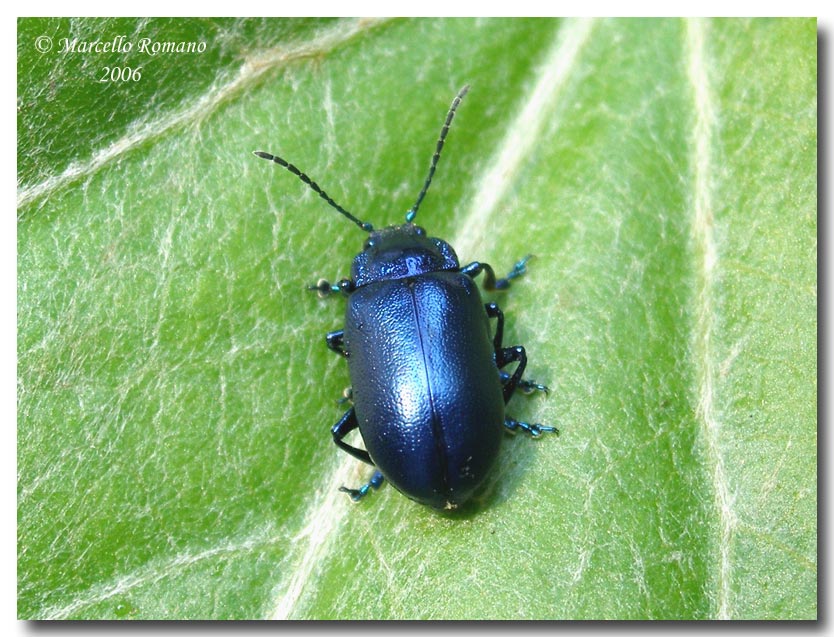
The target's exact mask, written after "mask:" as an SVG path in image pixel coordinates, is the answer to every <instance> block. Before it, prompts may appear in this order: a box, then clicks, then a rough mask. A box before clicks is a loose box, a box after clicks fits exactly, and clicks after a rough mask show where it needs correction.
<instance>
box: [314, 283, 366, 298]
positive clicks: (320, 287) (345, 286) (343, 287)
mask: <svg viewBox="0 0 834 637" xmlns="http://www.w3.org/2000/svg"><path fill="white" fill-rule="evenodd" d="M307 289H308V290H310V291H311V292H318V295H319V298H320V299H323V298H324V297H326V296H330V295H331V294H336V293H339V292H341V293H342V294H344V295H345V296H347V295H348V294H350V293H351V292H353V291H354V290H355V289H356V285H355V284H354V282H353V281H351V280H350V279H342V280H341V281H339V282H338V283H330V281H328V280H327V279H319V280H318V281H316V284H315V285H308V286H307Z"/></svg>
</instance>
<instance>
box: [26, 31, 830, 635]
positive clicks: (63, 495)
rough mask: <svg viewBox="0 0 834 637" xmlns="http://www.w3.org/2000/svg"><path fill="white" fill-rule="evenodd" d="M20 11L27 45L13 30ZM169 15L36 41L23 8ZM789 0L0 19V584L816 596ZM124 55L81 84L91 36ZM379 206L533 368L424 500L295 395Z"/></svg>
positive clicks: (220, 590) (598, 604)
mask: <svg viewBox="0 0 834 637" xmlns="http://www.w3.org/2000/svg"><path fill="white" fill-rule="evenodd" d="M41 35H49V36H50V37H52V38H53V41H54V43H55V48H53V49H52V50H51V51H50V52H47V53H41V52H39V51H38V50H37V48H36V46H35V42H36V40H37V38H38V37H39V36H41ZM119 35H125V36H126V40H130V41H136V42H138V40H139V39H141V38H142V37H147V38H150V39H151V40H152V41H160V42H162V41H195V42H200V41H204V42H205V43H206V47H205V51H204V52H203V53H194V54H186V53H178V54H160V55H157V56H155V57H150V56H147V55H145V54H142V53H139V52H138V51H136V50H133V51H130V52H121V53H103V52H102V53H95V52H92V53H86V54H79V53H74V54H73V53H60V52H59V50H58V42H59V39H60V38H62V37H67V38H72V37H79V39H80V40H87V41H89V40H93V39H96V38H97V39H99V40H101V41H103V42H106V41H111V40H112V39H113V38H115V37H117V36H119ZM816 50H817V44H816V22H815V21H814V20H717V21H683V20H593V21H582V20H506V19H499V20H470V19H466V20H452V19H449V20H396V21H375V20H358V21H356V20H310V21H299V20H283V21H275V20H211V21H208V20H133V19H121V20H93V19H75V20H42V19H22V20H20V21H19V23H18V64H19V69H18V71H19V72H18V130H19V147H18V166H19V172H18V183H19V185H20V187H19V193H18V200H19V208H18V216H19V223H18V354H19V367H18V472H19V481H18V537H19V540H18V596H19V600H18V613H19V616H20V617H21V618H97V619H101V618H131V619H151V618H153V619H173V618H262V617H290V618H299V619H302V618H319V619H325V618H327V619H330V618H338V619H347V618H365V619H370V618H375V619H381V618H425V619H463V618H507V619H522V618H576V619H589V618H595V619H598V618H623V619H639V618H682V619H700V618H745V619H752V618H757V619H765V618H768V619H770V618H780V619H789V618H790V619H799V618H814V617H816V613H817V608H816V600H817V567H816V546H817V535H816V524H817V521H816V510H817V494H816V398H817V395H816V360H817V350H816V309H817V298H816V249H817V245H816V71H817V69H816ZM113 66H118V67H125V66H127V67H130V68H141V69H142V73H141V79H140V80H139V81H137V82H132V81H128V82H122V83H118V82H117V83H100V82H98V79H99V78H100V74H101V73H102V72H103V69H104V68H105V67H113ZM465 83H469V84H471V86H472V90H471V92H470V94H469V95H468V96H467V97H466V99H465V101H464V102H463V104H462V105H461V107H460V109H459V111H458V116H457V117H456V119H455V123H454V126H453V127H452V130H451V132H450V134H449V137H448V139H447V144H446V148H445V150H444V155H443V158H442V160H441V161H440V165H439V167H438V172H437V174H436V176H435V181H434V183H433V185H432V188H431V190H430V191H429V194H428V196H427V198H426V200H425V202H424V203H423V205H422V207H421V210H420V216H419V218H418V221H419V222H420V223H421V225H423V226H424V227H426V228H427V230H428V231H429V232H430V233H431V234H432V235H433V236H438V237H442V238H444V239H447V240H448V241H449V242H450V243H451V244H452V245H453V246H454V247H455V249H456V251H457V253H458V255H459V256H460V259H461V261H462V262H464V263H468V262H470V261H472V260H475V259H478V260H482V261H485V262H488V263H491V264H492V265H493V266H494V267H496V268H497V269H498V270H499V271H502V272H503V271H506V269H508V268H509V267H510V266H511V265H512V263H514V261H515V260H516V259H518V258H519V257H521V256H523V255H525V254H528V253H533V254H535V255H536V259H535V260H534V261H532V262H531V263H530V268H529V273H528V274H527V276H526V277H525V278H524V279H522V280H520V281H518V282H517V284H514V285H513V287H512V289H511V290H509V291H507V292H505V293H502V294H493V295H488V298H491V299H495V300H497V301H499V302H500V304H501V306H502V308H503V309H504V311H505V314H506V317H507V329H506V335H505V341H506V342H507V343H508V344H515V343H521V344H524V345H525V347H526V348H527V352H528V356H529V363H528V368H527V369H528V372H527V373H528V374H529V376H530V377H532V378H535V379H537V380H538V381H540V382H544V383H546V384H548V385H549V386H550V388H551V392H550V396H549V397H547V398H545V397H542V396H531V397H524V396H518V397H514V398H513V400H512V401H511V402H510V405H509V413H510V414H512V415H513V416H514V417H516V418H519V419H523V420H526V421H528V422H541V423H552V424H557V425H558V426H559V428H560V429H561V432H562V433H561V436H560V437H559V438H556V437H553V436H550V437H542V438H541V439H538V440H533V439H530V438H529V437H527V436H523V435H518V436H516V437H508V439H507V440H506V444H505V445H504V447H503V449H502V452H501V455H500V458H499V462H498V467H497V470H496V471H495V472H494V474H493V475H492V476H491V479H490V485H489V488H487V489H486V490H485V491H484V493H483V494H481V496H479V498H478V499H477V500H476V501H475V502H474V503H472V504H471V505H470V506H468V507H465V508H464V509H463V510H462V511H461V512H458V513H455V514H449V515H444V514H440V513H437V512H435V511H433V510H429V509H427V508H425V507H422V506H420V505H418V504H415V503H413V502H411V501H409V500H407V499H406V498H405V497H403V496H402V495H401V494H399V493H397V492H396V491H395V490H394V489H392V488H390V487H388V488H383V489H381V490H380V491H379V492H373V493H372V494H371V495H369V496H368V497H367V498H366V499H365V500H364V501H363V502H361V504H359V505H353V504H352V503H351V502H350V500H349V499H348V498H347V497H346V496H345V495H344V494H342V493H339V492H338V491H337V489H338V487H339V486H340V485H342V484H348V485H351V486H356V485H358V484H361V483H362V482H363V481H364V480H366V479H367V478H368V476H369V471H368V468H367V467H365V466H361V465H360V463H358V462H356V461H354V460H353V459H351V458H349V457H348V456H346V455H345V454H342V453H340V452H338V450H337V449H336V448H335V447H334V446H333V444H332V441H331V439H330V434H329V432H328V429H329V427H330V426H331V425H332V423H334V422H336V420H337V419H338V418H339V416H340V413H341V411H342V410H343V409H344V407H343V406H340V405H338V404H337V401H336V399H337V397H338V396H339V395H340V392H341V391H342V389H343V388H344V387H346V386H348V385H349V383H350V381H349V378H348V375H347V368H346V365H345V364H344V361H342V360H339V359H338V357H336V356H334V355H333V354H332V353H331V352H328V351H327V348H326V347H325V344H324V338H323V337H324V334H325V332H327V331H329V330H333V329H338V328H339V327H340V326H341V325H342V322H343V315H342V312H343V307H344V302H343V300H342V299H326V300H319V299H317V298H316V297H315V295H312V294H310V293H309V292H307V291H305V289H304V288H305V286H306V285H309V284H310V283H313V282H315V281H316V279H317V278H318V277H325V278H327V279H329V280H338V279H339V278H341V277H343V276H346V275H348V274H349V266H350V262H351V258H352V257H353V255H355V254H356V253H357V252H358V251H359V250H360V248H361V245H362V241H363V240H364V235H363V234H362V233H361V232H360V231H359V230H358V229H357V228H356V227H355V226H353V225H351V224H349V223H347V222H346V221H345V219H344V218H342V217H340V216H339V215H338V214H337V213H336V212H335V211H333V210H332V209H331V208H329V207H328V206H327V205H326V204H325V203H324V202H322V201H321V200H320V199H319V198H318V197H317V196H316V195H315V193H313V192H311V191H310V190H309V189H308V188H306V187H305V186H304V184H302V183H300V182H299V180H298V179H296V178H295V177H293V176H292V175H290V174H289V173H287V172H286V171H284V170H282V169H280V168H279V167H277V166H275V165H274V164H268V163H267V162H264V161H262V160H259V159H258V158H256V157H254V156H253V155H252V154H251V151H254V150H266V151H270V152H273V153H277V154H280V155H282V156H283V157H286V158H287V159H289V160H290V161H292V162H293V163H294V164H296V165H297V166H299V167H300V168H301V169H303V170H304V171H305V172H306V173H307V174H309V175H310V176H311V177H313V178H314V179H315V180H316V181H317V182H318V183H320V184H321V186H322V187H323V188H324V189H325V190H327V192H328V193H329V194H330V195H331V196H333V198H334V199H336V200H337V201H338V202H339V203H340V204H342V205H343V206H345V207H346V208H347V209H348V210H350V211H351V212H353V213H354V214H356V215H357V216H359V217H360V218H362V219H364V220H368V221H371V222H372V223H374V224H375V225H376V226H379V227H381V226H383V225H386V224H395V223H401V222H402V220H403V216H404V213H405V211H406V210H407V209H408V207H409V206H410V205H411V204H412V203H413V200H414V198H415V197H416V194H417V192H418V191H419V188H420V186H421V185H422V182H423V179H424V178H425V173H426V170H427V167H428V160H429V157H430V155H431V152H432V151H433V149H434V143H435V141H436V139H437V134H438V132H439V128H440V125H441V123H442V119H443V116H444V115H445V113H446V109H447V108H448V105H449V103H450V101H451V99H452V97H453V96H454V94H455V91H456V90H457V89H459V88H460V87H461V86H462V85H463V84H465Z"/></svg>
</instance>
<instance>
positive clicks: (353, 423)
mask: <svg viewBox="0 0 834 637" xmlns="http://www.w3.org/2000/svg"><path fill="white" fill-rule="evenodd" d="M357 427H359V422H358V421H357V420H356V412H355V411H354V409H353V407H351V408H350V409H348V410H347V411H346V412H345V415H344V416H342V417H341V418H340V419H339V422H337V423H336V424H335V425H333V428H332V429H331V430H330V432H331V433H332V434H333V442H335V443H336V446H338V447H339V449H341V450H342V451H346V452H347V453H349V454H350V455H352V456H353V457H354V458H356V459H357V460H361V461H362V462H367V463H368V464H369V465H371V466H374V461H373V460H371V454H369V453H368V452H367V451H365V450H364V449H357V448H356V447H351V446H350V445H349V444H348V443H346V442H345V441H344V440H342V439H343V438H344V437H345V436H346V435H348V434H349V433H350V432H351V431H353V430H354V429H356V428H357Z"/></svg>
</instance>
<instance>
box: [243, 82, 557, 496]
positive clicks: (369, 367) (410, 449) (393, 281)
mask: <svg viewBox="0 0 834 637" xmlns="http://www.w3.org/2000/svg"><path fill="white" fill-rule="evenodd" d="M468 89H469V87H468V86H465V87H464V88H463V89H461V91H460V92H459V93H458V95H457V96H456V97H455V100H454V101H453V102H452V106H451V108H450V109H449V113H448V114H447V116H446V121H445V122H444V125H443V128H442V129H441V132H440V138H439V140H438V142H437V148H436V150H435V153H434V155H433V157H432V161H431V165H430V168H429V174H428V177H427V178H426V181H425V183H424V185H423V189H422V190H421V192H420V194H419V196H418V197H417V201H416V203H415V204H414V206H412V207H411V209H410V210H409V211H408V213H407V215H406V223H405V224H403V225H400V226H392V227H388V228H383V229H381V230H374V229H373V227H372V226H371V224H369V223H366V222H363V221H361V220H360V219H358V218H357V217H355V216H354V215H352V214H351V213H349V212H348V211H347V210H345V209H344V208H342V207H341V206H339V204H337V203H336V202H335V201H333V199H331V198H330V196H329V195H327V193H325V192H324V191H323V190H322V189H321V188H320V187H319V186H318V184H316V183H315V182H314V181H313V180H311V179H310V178H309V177H308V176H307V175H306V174H304V173H303V172H301V171H300V170H299V169H298V168H296V167H295V166H293V165H292V164H290V163H289V162H286V161H285V160H283V159H281V158H280V157H276V156H274V155H270V154H269V153H264V152H260V151H258V152H256V153H255V154H256V155H258V156H259V157H262V158H264V159H267V160H270V161H274V162H275V163H277V164H279V165H281V166H283V167H284V168H286V169H287V170H289V171H290V172H292V173H293V174H295V175H296V176H297V177H299V178H300V179H301V180H302V181H303V182H304V183H306V184H307V185H308V186H309V187H310V188H311V189H313V190H314V191H315V192H316V193H317V194H318V195H319V196H320V197H321V198H322V199H324V200H325V201H327V202H328V204H330V205H331V206H333V207H334V208H335V209H336V210H338V211H339V212H340V213H341V214H342V215H344V216H345V217H347V218H348V219H350V220H351V221H352V222H353V223H355V224H356V225H357V226H359V227H360V228H362V229H363V230H365V231H366V232H368V233H369V234H370V236H369V237H368V239H367V240H366V241H365V246H364V248H363V250H362V252H360V253H359V254H358V255H357V256H356V257H355V258H354V261H353V267H352V268H351V278H350V279H342V280H341V281H339V282H338V283H337V284H331V283H329V282H328V281H325V280H320V281H319V282H318V283H317V284H316V285H313V286H310V287H309V289H310V290H316V291H318V292H319V294H320V295H321V296H327V295H330V294H333V293H336V292H339V293H341V294H343V295H345V296H347V310H346V314H345V327H344V329H343V330H337V331H334V332H330V333H329V334H328V335H327V339H326V340H327V345H328V347H330V349H332V350H334V351H336V352H338V353H339V354H341V355H343V356H344V357H346V358H347V362H348V369H349V371H350V378H351V383H352V399H353V406H352V407H351V408H350V409H348V410H347V411H346V412H345V414H344V415H343V416H342V418H341V419H340V420H339V422H337V423H336V424H335V425H334V426H333V427H332V430H331V431H332V434H333V439H334V441H335V443H336V444H337V445H338V446H339V447H340V448H341V449H343V450H344V451H346V452H347V453H349V454H351V455H352V456H354V457H355V458H358V459H359V460H362V461H363V462H366V463H368V464H370V465H373V466H374V467H376V471H375V472H374V474H373V477H372V478H371V480H370V481H369V482H368V483H367V484H365V485H363V486H362V487H360V488H358V489H348V488H345V487H342V490H343V491H346V492H347V493H348V494H349V495H350V496H351V497H352V498H353V499H354V500H360V499H362V498H363V497H364V496H365V495H366V494H367V493H368V492H369V491H370V490H371V488H373V489H377V488H379V486H380V485H381V484H382V482H383V477H384V479H387V480H388V481H389V482H390V483H391V484H393V485H394V486H395V487H396V488H397V489H398V490H399V491H401V492H402V493H404V494H405V495H406V496H408V497H409V498H412V499H413V500H416V501H418V502H421V503H423V504H427V505H429V506H432V507H435V508H439V509H454V508H457V507H458V506H460V505H461V504H462V503H464V502H466V501H467V500H469V499H470V498H471V497H472V496H473V494H475V493H476V492H477V490H478V489H479V487H480V486H481V485H482V484H483V482H484V480H485V479H486V477H487V476H488V475H489V473H490V471H491V469H492V467H493V466H494V464H495V462H496V460H497V458H498V453H499V449H500V446H501V439H502V438H503V436H504V433H505V432H506V431H517V430H521V431H525V432H527V433H528V434H530V435H533V436H538V435H540V434H541V433H543V432H553V433H557V434H558V430H557V429H556V428H555V427H549V426H543V425H539V424H535V425H531V424H527V423H523V422H519V421H517V420H514V419H513V418H510V417H508V416H507V415H506V414H505V411H504V406H505V405H506V403H507V402H508V401H509V400H510V398H511V397H512V396H513V394H514V392H515V390H516V389H521V390H522V391H524V392H527V393H529V392H532V391H544V392H547V387H545V386H544V385H541V384H539V383H536V382H535V381H531V380H524V379H522V374H523V373H524V369H525V367H526V364H527V355H526V352H525V350H524V348H523V347H521V346H514V347H504V346H503V333H504V316H503V314H502V312H501V310H500V309H499V307H498V305H497V304H495V303H486V304H484V302H483V301H482V300H481V295H480V292H479V291H478V287H477V286H476V284H475V281H474V279H475V277H476V276H478V275H479V274H480V273H481V272H484V275H485V280H484V287H485V288H486V289H487V290H495V289H506V288H507V287H509V286H510V281H511V280H512V279H514V278H517V277H519V276H521V275H522V274H524V273H525V272H526V264H527V261H528V260H529V258H530V257H525V258H524V259H522V260H521V261H519V262H518V263H516V264H515V266H514V267H513V269H512V270H511V271H510V273H509V274H508V275H507V276H506V277H505V278H503V279H496V278H495V273H494V272H493V270H492V268H491V267H490V266H489V265H487V264H486V263H479V262H477V261H475V262H473V263H470V264H468V265H466V266H463V267H461V266H460V262H459V261H458V257H457V255H456V254H455V251H454V250H453V249H452V247H451V246H450V245H449V244H448V243H446V242H445V241H443V240H442V239H437V238H432V237H428V236H427V235H426V232H425V230H423V228H421V227H419V226H416V225H414V224H413V223H412V222H413V220H414V218H415V217H416V215H417V209H418V208H419V206H420V203H421V202H422V200H423V198H424V196H425V195H426V192H427V191H428V188H429V185H430V184H431V180H432V177H433V175H434V171H435V168H436V166H437V162H438V160H439V158H440V151H441V150H442V148H443V144H444V141H445V138H446V134H447V133H448V131H449V126H450V124H451V122H452V118H453V117H454V114H455V111H456V109H457V107H458V105H459V104H460V101H461V99H463V96H464V95H465V94H466V92H467V91H468ZM493 319H494V320H495V325H494V330H493V329H491V328H492V320H493ZM512 363H515V364H516V366H515V369H514V370H513V371H512V373H510V372H507V371H504V369H503V368H504V367H506V366H508V365H511V364H512ZM355 429H358V430H359V432H360V434H361V436H362V440H363V441H364V444H365V449H361V448H358V447H354V446H352V445H350V444H348V443H347V442H345V437H346V436H347V434H348V433H350V432H351V431H353V430H355Z"/></svg>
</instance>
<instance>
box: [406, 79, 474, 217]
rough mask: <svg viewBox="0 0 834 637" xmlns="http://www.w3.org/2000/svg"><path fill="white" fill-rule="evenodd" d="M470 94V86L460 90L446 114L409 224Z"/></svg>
mask: <svg viewBox="0 0 834 637" xmlns="http://www.w3.org/2000/svg"><path fill="white" fill-rule="evenodd" d="M468 92H469V85H468V84H467V85H466V86H464V87H463V88H462V89H460V91H458V94H457V95H456V96H455V99H454V100H452V105H451V106H450V107H449V112H448V113H447V114H446V121H445V122H443V128H441V129H440V139H438V140H437V148H435V150H434V155H433V156H432V158H431V166H430V167H429V176H428V177H426V183H424V184H423V189H422V190H421V191H420V194H419V195H418V196H417V201H415V202H414V205H413V206H411V210H409V211H408V212H407V213H406V215H405V220H406V221H407V222H408V223H411V222H412V221H414V217H416V216H417V209H418V208H419V207H420V204H421V203H423V197H425V196H426V192H428V189H429V186H430V185H431V179H432V177H434V171H435V169H436V168H437V162H438V161H439V160H440V151H441V150H443V143H444V141H445V140H446V134H447V133H448V132H449V126H451V125H452V119H454V117H455V111H456V110H457V108H458V106H459V105H460V101H461V100H462V99H463V97H464V96H465V95H466V94H467V93H468Z"/></svg>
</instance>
